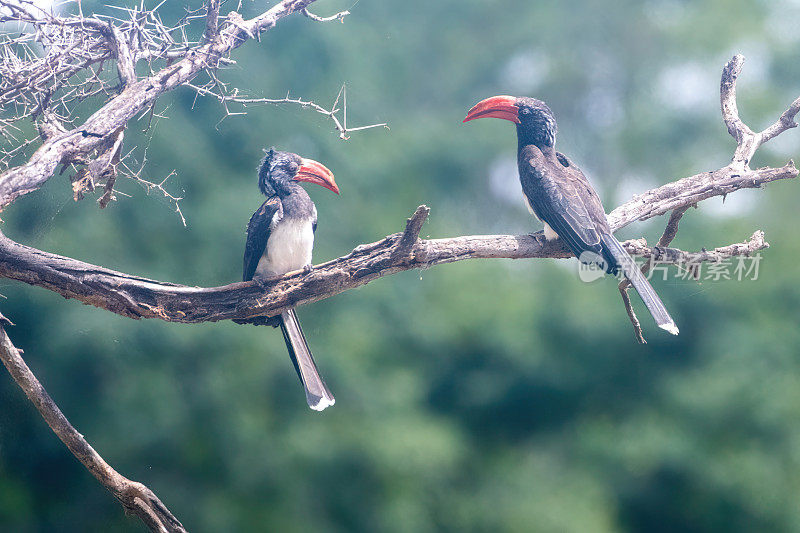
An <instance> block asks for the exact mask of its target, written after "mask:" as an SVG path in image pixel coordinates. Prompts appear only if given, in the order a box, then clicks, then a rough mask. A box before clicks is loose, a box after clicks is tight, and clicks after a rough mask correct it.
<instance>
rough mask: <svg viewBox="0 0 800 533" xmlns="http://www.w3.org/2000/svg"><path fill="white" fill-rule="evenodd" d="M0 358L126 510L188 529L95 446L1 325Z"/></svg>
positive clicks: (156, 524)
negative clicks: (66, 412)
mask: <svg viewBox="0 0 800 533" xmlns="http://www.w3.org/2000/svg"><path fill="white" fill-rule="evenodd" d="M0 359H2V360H3V364H4V365H5V367H6V368H7V369H8V372H9V374H11V377H12V378H14V381H16V382H17V385H19V386H20V388H21V389H22V390H23V392H25V395H26V396H27V397H28V399H29V400H30V401H31V403H33V405H34V406H35V407H36V409H37V410H38V411H39V413H40V414H41V415H42V418H44V420H45V422H47V425H48V426H50V428H51V429H52V430H53V432H54V433H55V434H56V435H57V436H58V438H59V439H61V441H62V442H63V443H64V444H65V445H66V446H67V448H69V451H70V452H72V454H73V455H74V456H75V457H76V458H77V459H78V460H79V461H80V462H81V463H83V465H84V466H85V467H86V468H87V469H88V470H89V472H91V473H92V475H93V476H94V477H95V478H97V480H98V481H99V482H100V483H101V484H102V485H103V486H104V487H105V488H106V489H108V491H109V492H111V494H113V495H114V497H115V498H117V499H118V500H119V501H120V503H122V506H123V507H125V510H126V511H128V512H130V513H133V514H135V515H136V516H138V517H139V518H140V519H141V520H142V521H143V522H144V523H145V524H146V525H147V526H148V527H149V528H150V530H151V531H159V532H164V533H167V532H170V533H171V532H181V533H185V531H186V530H185V529H184V528H183V525H181V523H180V522H179V521H178V519H177V518H175V517H174V516H173V515H172V513H171V512H170V511H169V509H167V507H166V506H165V505H164V504H163V503H162V502H161V500H159V499H158V497H157V496H156V495H155V494H154V493H153V491H151V490H150V489H149V488H147V487H146V486H145V485H143V484H141V483H138V482H136V481H131V480H130V479H128V478H126V477H124V476H122V475H120V474H119V472H117V471H116V470H114V469H113V468H112V467H111V465H109V464H108V463H107V462H105V460H104V459H103V458H102V457H101V456H100V454H98V453H97V452H96V451H95V450H94V448H92V447H91V446H90V445H89V443H88V442H86V439H85V438H84V437H83V435H81V434H80V433H78V431H77V430H76V429H75V428H74V427H73V426H72V424H70V423H69V420H67V417H65V416H64V413H62V412H61V410H60V409H59V408H58V406H57V405H56V404H55V402H53V399H52V398H51V397H50V395H49V394H47V391H46V390H45V389H44V387H43V386H42V384H41V383H39V380H38V379H36V376H35V375H34V374H33V372H31V369H30V368H28V365H27V364H25V360H24V359H23V358H22V355H21V354H20V351H19V350H18V349H17V348H16V347H15V346H14V345H13V344H12V342H11V339H9V338H8V334H7V333H6V331H5V328H4V327H3V326H2V325H0Z"/></svg>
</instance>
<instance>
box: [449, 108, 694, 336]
mask: <svg viewBox="0 0 800 533" xmlns="http://www.w3.org/2000/svg"><path fill="white" fill-rule="evenodd" d="M478 118H501V119H505V120H510V121H511V122H513V123H515V124H516V125H517V144H518V148H517V168H518V169H519V179H520V183H521V184H522V191H523V193H524V194H525V202H526V204H527V205H528V209H529V210H530V212H531V213H532V214H533V215H534V216H535V217H537V218H538V219H539V220H541V221H542V222H544V236H545V238H546V239H547V240H553V239H556V238H561V239H562V240H563V241H564V243H565V244H566V245H567V247H568V248H569V249H570V251H571V252H572V253H573V254H575V256H576V257H577V258H578V259H579V260H580V261H581V262H584V263H596V264H599V265H601V266H603V267H604V268H605V269H606V271H607V272H608V273H612V274H614V273H617V272H618V271H620V270H621V271H622V273H623V274H624V275H625V277H627V278H628V279H629V280H630V282H631V285H633V288H634V289H636V292H638V293H639V296H641V298H642V300H643V301H644V304H645V306H647V309H648V310H649V311H650V314H651V315H652V316H653V319H654V320H655V321H656V324H658V326H659V327H661V328H663V329H665V330H667V331H668V332H670V333H672V334H673V335H677V334H678V328H677V327H676V326H675V322H674V321H673V320H672V317H671V316H670V315H669V313H668V312H667V309H666V308H665V307H664V304H663V302H662V301H661V299H660V298H659V297H658V295H657V294H656V292H655V290H653V287H652V286H651V285H650V283H649V282H648V281H647V278H645V276H644V275H643V274H642V272H641V270H639V268H638V267H637V266H636V263H634V261H633V259H632V258H631V256H630V255H628V252H626V251H625V249H624V248H623V247H622V244H620V242H619V241H618V240H617V239H616V238H615V237H614V235H612V234H611V227H610V226H609V224H608V219H607V218H606V212H605V210H604V209H603V204H602V203H601V202H600V197H599V196H598V195H597V192H595V190H594V189H593V188H592V186H591V184H590V183H589V180H588V179H586V176H584V175H583V172H581V170H580V169H579V168H578V167H577V166H575V163H573V162H572V161H570V160H569V159H568V158H567V156H565V155H564V154H562V153H560V152H556V150H555V144H556V134H557V132H558V126H557V125H556V119H555V117H554V116H553V113H552V111H550V108H549V107H547V104H545V103H544V102H542V101H541V100H537V99H535V98H517V97H514V96H493V97H491V98H487V99H485V100H482V101H480V102H478V103H477V104H476V105H475V106H474V107H473V108H472V109H470V110H469V113H467V116H466V118H465V119H464V122H469V121H470V120H475V119H478Z"/></svg>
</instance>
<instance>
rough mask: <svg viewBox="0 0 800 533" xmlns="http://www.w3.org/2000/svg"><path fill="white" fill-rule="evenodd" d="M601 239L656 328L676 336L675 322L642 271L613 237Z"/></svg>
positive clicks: (606, 236)
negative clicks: (645, 307) (636, 293)
mask: <svg viewBox="0 0 800 533" xmlns="http://www.w3.org/2000/svg"><path fill="white" fill-rule="evenodd" d="M602 239H603V244H605V246H606V248H607V249H608V251H609V253H610V254H611V256H612V257H613V258H614V259H615V260H616V262H617V265H619V268H621V269H622V273H623V274H625V277H626V278H628V280H629V281H630V282H631V285H633V288H634V289H636V292H638V293H639V296H640V297H641V298H642V301H643V302H644V305H645V306H647V310H648V311H650V314H651V315H653V319H654V320H655V321H656V324H658V327H660V328H662V329H665V330H667V331H668V332H670V333H672V334H673V335H677V334H678V328H677V326H675V322H674V321H673V320H672V317H671V316H670V315H669V312H668V311H667V308H666V307H664V303H663V302H662V301H661V298H659V297H658V294H656V291H655V290H654V289H653V287H652V285H650V282H648V281H647V278H645V277H644V274H642V271H641V270H639V267H638V266H636V263H635V262H634V261H633V258H631V256H630V255H628V252H626V251H625V248H623V247H622V244H620V242H619V241H618V240H617V239H616V238H615V237H614V236H613V235H603V236H602Z"/></svg>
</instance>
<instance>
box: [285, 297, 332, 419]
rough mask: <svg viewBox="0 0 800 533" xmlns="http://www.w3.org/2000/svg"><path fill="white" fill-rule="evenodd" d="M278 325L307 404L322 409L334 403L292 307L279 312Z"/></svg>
mask: <svg viewBox="0 0 800 533" xmlns="http://www.w3.org/2000/svg"><path fill="white" fill-rule="evenodd" d="M280 326H281V331H282V332H283V340H285V341H286V349H287V350H289V357H291V358H292V363H293V364H294V369H295V370H296V371H297V375H298V376H299V377H300V382H301V383H302V384H303V388H304V389H305V391H306V401H307V402H308V406H309V407H310V408H312V409H313V410H315V411H322V410H323V409H325V408H326V407H330V406H331V405H333V404H334V403H336V399H335V398H334V397H333V394H331V391H329V390H328V386H327V385H325V381H323V379H322V376H320V375H319V371H318V370H317V365H316V363H314V357H313V356H312V355H311V350H310V349H309V348H308V343H307V342H306V337H305V335H303V330H302V328H300V322H298V320H297V315H296V314H295V312H294V309H289V310H288V311H285V312H283V313H282V314H281V316H280Z"/></svg>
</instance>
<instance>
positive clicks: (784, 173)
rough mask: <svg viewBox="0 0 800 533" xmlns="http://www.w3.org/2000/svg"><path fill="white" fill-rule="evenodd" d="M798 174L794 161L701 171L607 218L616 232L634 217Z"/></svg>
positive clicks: (635, 199) (637, 198) (639, 197)
mask: <svg viewBox="0 0 800 533" xmlns="http://www.w3.org/2000/svg"><path fill="white" fill-rule="evenodd" d="M797 174H798V171H797V168H796V167H795V166H794V162H793V161H789V162H788V163H787V164H786V165H785V166H783V167H780V168H760V169H757V170H746V171H740V170H737V169H734V168H731V167H724V168H721V169H719V170H715V171H713V172H703V173H701V174H695V175H694V176H690V177H688V178H683V179H681V180H678V181H674V182H672V183H667V184H666V185H662V186H661V187H658V188H655V189H652V190H649V191H647V192H645V193H642V194H639V195H637V196H634V197H633V199H631V201H629V202H627V203H625V204H623V205H621V206H619V207H618V208H616V209H614V210H613V211H612V212H611V213H610V214H609V215H608V221H609V223H610V224H611V228H612V229H614V230H615V231H616V230H618V229H620V228H623V227H625V226H627V225H628V224H630V223H631V222H633V221H635V220H647V219H648V218H652V217H655V216H659V215H663V214H665V213H668V212H669V211H672V210H673V209H678V208H680V207H685V206H690V205H693V204H696V203H698V202H701V201H702V200H707V199H708V198H712V197H714V196H726V195H728V194H730V193H732V192H734V191H738V190H740V189H757V188H760V187H762V186H763V185H765V184H767V183H769V182H772V181H775V180H783V179H792V178H796V177H797Z"/></svg>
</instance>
